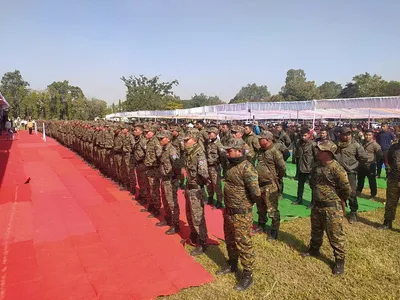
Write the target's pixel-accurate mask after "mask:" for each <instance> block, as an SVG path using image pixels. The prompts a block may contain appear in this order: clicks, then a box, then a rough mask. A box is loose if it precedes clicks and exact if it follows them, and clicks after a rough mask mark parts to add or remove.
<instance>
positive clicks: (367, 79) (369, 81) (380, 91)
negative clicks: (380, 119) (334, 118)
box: [340, 73, 400, 98]
mask: <svg viewBox="0 0 400 300" xmlns="http://www.w3.org/2000/svg"><path fill="white" fill-rule="evenodd" d="M399 91H400V83H398V82H396V81H391V83H390V85H389V83H388V82H387V81H385V80H383V79H382V77H381V76H379V75H376V74H374V75H371V74H369V73H364V74H359V75H356V76H354V77H353V81H352V82H348V83H347V84H346V86H345V88H344V89H343V90H342V92H341V94H340V96H341V97H342V98H357V97H379V96H396V92H397V93H398V92H399ZM391 93H395V94H394V95H391Z"/></svg>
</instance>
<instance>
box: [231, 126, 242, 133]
mask: <svg viewBox="0 0 400 300" xmlns="http://www.w3.org/2000/svg"><path fill="white" fill-rule="evenodd" d="M231 131H232V132H240V133H243V132H244V128H243V127H242V126H239V125H235V126H232V129H231Z"/></svg>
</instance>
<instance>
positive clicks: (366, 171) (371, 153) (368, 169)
mask: <svg viewBox="0 0 400 300" xmlns="http://www.w3.org/2000/svg"><path fill="white" fill-rule="evenodd" d="M363 147H364V150H365V152H366V153H367V156H368V161H367V162H366V163H360V166H359V168H358V175H357V176H358V182H357V196H361V192H362V190H363V189H364V182H365V177H367V178H368V182H369V187H370V189H371V196H370V199H373V198H374V197H375V196H376V193H377V187H376V162H377V161H380V160H381V159H382V158H383V152H382V149H381V146H379V144H378V143H377V142H375V141H374V132H373V131H372V130H368V131H367V132H366V133H365V143H364V145H363Z"/></svg>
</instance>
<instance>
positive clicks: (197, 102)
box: [190, 93, 224, 107]
mask: <svg viewBox="0 0 400 300" xmlns="http://www.w3.org/2000/svg"><path fill="white" fill-rule="evenodd" d="M190 101H191V105H192V107H201V106H211V105H219V104H224V102H223V101H222V100H221V99H220V98H219V97H218V96H207V95H205V94H204V93H201V94H199V95H197V94H195V95H194V96H193V97H192V99H191V100H190Z"/></svg>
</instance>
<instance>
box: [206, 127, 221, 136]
mask: <svg viewBox="0 0 400 300" xmlns="http://www.w3.org/2000/svg"><path fill="white" fill-rule="evenodd" d="M207 132H208V133H210V132H213V133H215V134H218V133H219V129H218V128H217V127H208V128H207Z"/></svg>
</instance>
